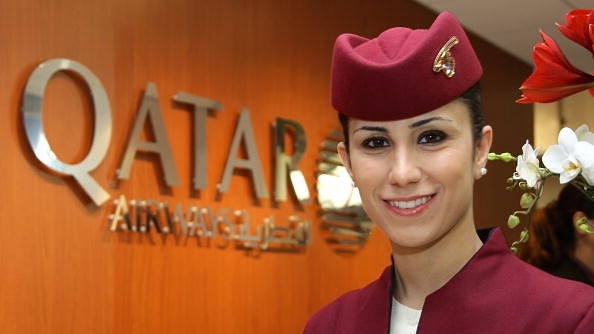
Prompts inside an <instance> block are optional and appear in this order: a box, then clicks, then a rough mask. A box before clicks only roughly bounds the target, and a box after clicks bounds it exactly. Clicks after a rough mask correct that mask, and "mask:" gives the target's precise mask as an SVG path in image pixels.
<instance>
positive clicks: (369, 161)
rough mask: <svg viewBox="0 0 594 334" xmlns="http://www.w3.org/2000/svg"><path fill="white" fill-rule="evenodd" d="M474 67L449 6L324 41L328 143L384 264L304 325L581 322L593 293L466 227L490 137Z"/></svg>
mask: <svg viewBox="0 0 594 334" xmlns="http://www.w3.org/2000/svg"><path fill="white" fill-rule="evenodd" d="M482 73H483V71H482V66H481V64H480V62H479V60H478V57H477V56H476V54H475V52H474V50H473V48H472V46H471V44H470V41H469V40H468V38H467V36H466V34H465V32H464V30H463V29H462V27H461V25H460V23H459V22H458V21H457V19H456V18H455V17H454V16H453V15H452V14H450V13H448V12H444V13H441V14H439V15H438V17H437V18H436V20H435V22H434V23H433V24H432V25H431V27H430V28H429V29H417V30H413V29H409V28H407V27H395V28H391V29H388V30H386V31H384V32H383V33H381V34H380V35H379V36H377V37H375V38H372V39H367V38H364V37H361V36H357V35H353V34H342V35H340V36H339V37H338V38H337V39H336V42H335V45H334V53H333V60H332V75H331V78H332V97H331V100H332V105H333V107H334V108H335V109H336V110H337V111H338V113H339V118H340V121H341V124H342V127H343V132H344V137H345V138H344V141H343V142H340V143H338V145H337V151H338V153H339V154H340V158H341V161H342V163H343V165H344V167H345V168H346V170H347V171H348V173H349V174H350V176H351V178H352V179H353V182H354V183H355V184H356V185H357V187H358V190H359V193H360V196H361V201H362V205H363V208H364V209H365V211H366V213H367V215H368V216H369V218H370V220H371V221H373V222H374V223H375V224H377V226H378V227H379V228H380V229H381V230H382V231H383V232H384V234H385V235H386V236H387V238H388V240H389V242H390V245H391V260H392V264H391V265H389V266H387V267H386V268H385V270H384V272H383V273H382V274H381V276H380V277H379V278H378V279H377V280H376V281H374V282H372V283H370V284H369V285H367V286H365V287H363V288H362V289H359V290H354V291H351V292H348V293H346V294H344V295H343V296H341V297H339V298H338V299H336V300H335V301H333V302H332V303H330V304H329V305H327V306H325V307H323V308H322V309H320V310H319V311H317V312H316V313H315V314H314V315H313V316H312V317H311V318H310V320H309V321H308V323H307V325H306V327H305V330H304V333H308V334H310V333H324V334H327V333H341V334H345V333H346V334H348V333H369V334H374V333H388V332H389V333H421V334H423V333H461V334H464V333H473V334H474V333H527V332H530V333H545V334H546V333H551V334H552V333H591V332H592V330H594V290H591V289H590V287H587V286H586V285H582V284H578V283H576V282H570V281H565V280H561V279H559V278H557V277H554V276H552V275H549V274H546V273H544V272H542V271H540V270H538V269H536V268H535V267H533V266H531V265H529V264H527V263H525V262H523V261H521V260H520V259H518V258H517V257H516V256H515V255H514V254H513V253H512V252H511V251H510V249H509V247H508V244H507V242H506V240H505V238H504V235H503V232H502V230H501V229H500V228H495V229H492V230H491V231H487V232H486V233H484V234H485V235H486V238H484V239H483V238H481V237H479V234H480V235H481V236H482V235H484V234H483V233H480V232H478V231H476V230H475V226H477V225H478V224H477V223H476V222H475V221H474V210H473V194H474V184H475V181H477V180H479V179H481V178H482V177H483V176H484V175H485V171H486V169H485V165H486V163H487V160H488V154H489V150H490V148H491V142H492V138H493V130H492V128H491V127H490V126H488V125H483V117H482V109H481V103H480V89H479V85H478V82H479V80H480V79H481V77H482ZM428 92H429V93H428ZM479 300H480V301H479ZM518 301H520V302H518ZM570 305H571V307H569V306H570ZM545 310H546V312H547V315H548V316H547V317H544V318H543V317H542V312H543V311H545ZM477 319H480V321H477Z"/></svg>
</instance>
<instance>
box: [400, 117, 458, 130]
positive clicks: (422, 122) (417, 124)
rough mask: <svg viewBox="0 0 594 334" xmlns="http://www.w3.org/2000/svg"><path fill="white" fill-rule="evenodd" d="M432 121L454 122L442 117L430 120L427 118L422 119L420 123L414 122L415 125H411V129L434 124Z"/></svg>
mask: <svg viewBox="0 0 594 334" xmlns="http://www.w3.org/2000/svg"><path fill="white" fill-rule="evenodd" d="M432 121H447V122H451V121H452V120H451V119H449V118H444V117H441V116H435V117H430V118H426V119H422V120H420V121H417V122H414V123H413V124H411V125H410V128H411V129H412V128H416V127H419V126H421V125H424V124H427V123H429V122H432Z"/></svg>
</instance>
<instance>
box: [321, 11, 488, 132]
mask: <svg viewBox="0 0 594 334" xmlns="http://www.w3.org/2000/svg"><path fill="white" fill-rule="evenodd" d="M482 74H483V69H482V67H481V64H480V62H479V60H478V58H477V56H476V54H475V52H474V50H473V48H472V45H471V44H470V41H469V40H468V37H467V36H466V33H465V32H464V29H463V28H462V26H461V25H460V23H459V22H458V20H457V19H456V17H454V15H452V14H451V13H449V12H443V13H441V14H439V15H438V16H437V18H436V19H435V22H433V24H432V25H431V27H430V28H429V29H415V30H413V29H410V28H406V27H396V28H391V29H388V30H386V31H384V32H382V33H381V34H380V35H379V36H378V37H376V38H373V39H367V38H364V37H361V36H357V35H353V34H342V35H340V36H338V38H337V39H336V43H335V44H334V53H333V58H332V78H331V80H332V106H333V107H334V108H335V109H336V110H337V111H338V112H340V113H343V114H345V115H347V116H349V117H353V118H358V119H364V120H372V121H388V120H399V119H405V118H410V117H413V116H417V115H420V114H424V113H426V112H429V111H432V110H435V109H437V108H439V107H441V106H443V105H445V104H447V103H449V102H451V101H453V100H454V99H456V98H458V97H460V96H461V95H462V94H463V93H464V92H465V91H466V90H468V89H469V88H470V87H471V86H472V85H474V84H475V83H477V82H478V81H479V79H480V78H481V76H482Z"/></svg>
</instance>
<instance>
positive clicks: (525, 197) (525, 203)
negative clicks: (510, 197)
mask: <svg viewBox="0 0 594 334" xmlns="http://www.w3.org/2000/svg"><path fill="white" fill-rule="evenodd" d="M532 203H534V195H532V194H531V193H523V194H522V197H520V207H521V208H522V209H528V208H529V207H530V206H531V205H532Z"/></svg>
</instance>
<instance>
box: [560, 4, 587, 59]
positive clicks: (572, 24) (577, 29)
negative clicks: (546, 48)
mask: <svg viewBox="0 0 594 334" xmlns="http://www.w3.org/2000/svg"><path fill="white" fill-rule="evenodd" d="M565 23H566V25H565V26H564V25H560V24H558V23H557V24H556V25H557V28H559V31H561V33H562V34H563V35H565V37H567V38H569V39H571V40H572V41H574V42H576V43H578V44H580V45H581V46H583V47H584V48H586V50H588V51H590V52H592V53H593V54H594V44H593V41H594V10H593V9H574V10H572V11H570V12H569V13H567V15H565Z"/></svg>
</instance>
